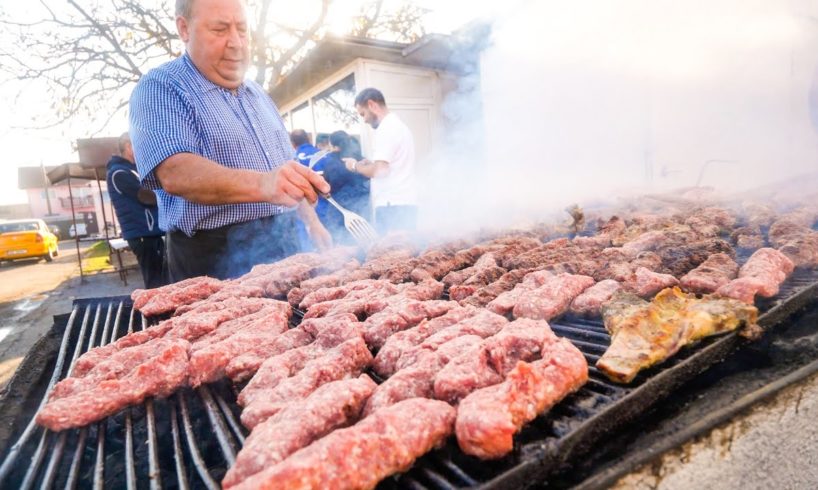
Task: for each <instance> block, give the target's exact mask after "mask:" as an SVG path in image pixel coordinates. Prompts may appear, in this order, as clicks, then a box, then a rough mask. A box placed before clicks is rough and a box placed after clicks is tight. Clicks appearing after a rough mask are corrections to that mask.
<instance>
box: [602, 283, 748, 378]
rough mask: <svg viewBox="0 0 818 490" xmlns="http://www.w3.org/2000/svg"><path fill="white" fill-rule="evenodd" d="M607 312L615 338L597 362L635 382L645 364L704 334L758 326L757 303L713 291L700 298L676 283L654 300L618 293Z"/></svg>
mask: <svg viewBox="0 0 818 490" xmlns="http://www.w3.org/2000/svg"><path fill="white" fill-rule="evenodd" d="M602 317H603V320H604V322H605V328H607V329H608V331H609V332H610V333H611V335H612V336H613V339H612V340H611V346H610V347H609V348H608V350H607V351H606V352H605V354H604V355H603V356H602V358H601V359H600V360H599V361H598V362H597V364H596V365H597V367H598V368H599V369H600V370H602V372H604V373H605V374H606V375H607V376H608V377H609V378H611V380H613V381H616V382H619V383H629V382H631V381H633V378H634V377H636V374H637V373H638V372H639V371H641V370H642V369H646V368H648V367H650V366H653V365H654V364H658V363H660V362H663V361H665V360H666V359H668V358H669V357H671V356H672V355H674V354H675V353H676V352H678V351H679V349H681V348H682V346H684V345H688V344H691V343H693V342H695V341H697V340H700V339H702V338H704V337H709V336H711V335H718V334H720V333H724V332H730V331H733V330H736V329H737V328H739V327H742V326H743V327H744V328H745V330H747V331H751V332H754V333H755V332H757V331H758V327H757V326H756V325H755V323H756V320H757V318H758V310H757V309H756V308H755V307H754V306H750V305H747V304H745V303H742V302H741V301H737V300H734V299H725V298H714V297H710V296H705V297H704V298H702V299H697V298H696V296H695V295H693V294H685V293H683V292H682V291H681V290H680V289H679V288H676V287H674V288H668V289H665V290H663V291H661V292H660V293H659V294H657V295H656V297H655V298H654V300H653V301H652V302H650V303H648V302H646V301H644V300H642V299H641V298H639V297H637V296H634V295H633V294H628V293H617V294H616V295H614V297H613V298H612V299H611V301H610V302H609V303H608V304H606V305H605V306H603V308H602Z"/></svg>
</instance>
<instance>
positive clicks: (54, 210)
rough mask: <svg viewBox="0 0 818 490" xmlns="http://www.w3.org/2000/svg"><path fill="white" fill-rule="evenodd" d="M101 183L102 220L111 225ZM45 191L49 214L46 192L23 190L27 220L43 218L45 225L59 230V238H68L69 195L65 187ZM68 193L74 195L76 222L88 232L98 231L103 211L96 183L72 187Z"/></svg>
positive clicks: (70, 218)
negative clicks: (26, 201) (80, 223)
mask: <svg viewBox="0 0 818 490" xmlns="http://www.w3.org/2000/svg"><path fill="white" fill-rule="evenodd" d="M101 184H102V189H103V198H104V200H105V213H106V216H105V217H106V219H107V220H108V222H112V221H113V220H114V219H115V218H114V217H112V214H113V213H112V211H111V207H110V206H111V205H110V199H109V197H108V192H107V190H106V189H105V183H104V182H103V183H101ZM48 192H49V199H50V201H51V213H49V203H48V201H47V200H46V189H44V188H32V189H27V190H26V194H27V196H28V206H29V211H30V217H32V218H42V219H44V220H45V221H46V222H48V223H53V224H56V225H57V226H58V227H59V228H60V231H61V236H63V237H68V227H69V226H70V223H71V220H72V215H71V195H70V194H69V191H68V186H67V185H57V186H52V187H50V188H49V189H48ZM71 194H73V197H74V211H75V213H76V219H77V222H84V223H86V224H87V225H88V231H89V232H90V233H96V232H101V230H102V226H103V212H102V205H101V203H100V199H99V190H98V189H97V187H96V184H95V183H93V182H91V183H83V184H81V185H73V186H72V187H71Z"/></svg>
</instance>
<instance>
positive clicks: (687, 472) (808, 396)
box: [612, 375, 818, 490]
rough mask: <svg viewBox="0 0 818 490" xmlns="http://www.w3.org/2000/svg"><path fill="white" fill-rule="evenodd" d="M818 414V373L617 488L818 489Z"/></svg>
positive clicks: (630, 476) (645, 467)
mask: <svg viewBox="0 0 818 490" xmlns="http://www.w3.org/2000/svg"><path fill="white" fill-rule="evenodd" d="M816 416H818V375H813V376H812V377H811V378H809V379H807V380H805V381H803V382H801V383H798V384H795V385H793V386H790V387H788V388H786V389H784V390H783V391H781V392H780V393H779V394H778V395H776V396H775V397H774V398H772V399H771V400H768V401H767V402H764V403H759V404H758V405H756V406H753V407H752V408H750V409H749V410H748V411H747V412H746V413H745V414H744V415H741V416H737V417H736V418H734V419H733V420H731V421H730V422H728V423H726V424H723V425H722V426H720V427H717V428H715V429H713V430H712V431H711V432H710V433H709V434H708V435H706V436H703V437H700V438H698V439H696V440H694V441H691V442H689V443H687V444H685V445H684V446H682V447H680V448H678V449H676V450H673V451H670V452H668V453H666V454H664V455H662V456H660V457H659V458H657V460H656V461H654V462H653V463H651V464H649V465H646V466H644V467H643V468H640V469H638V470H636V471H634V472H633V473H632V474H630V475H628V476H626V477H624V478H622V479H621V480H620V481H619V482H618V483H617V484H616V485H614V486H613V487H612V488H614V489H616V490H657V489H659V490H688V489H692V488H718V489H731V490H732V489H735V490H756V489H758V490H762V489H768V488H785V489H804V490H806V489H815V488H818V450H816V447H818V424H816V423H815V419H816ZM773 482H774V483H773Z"/></svg>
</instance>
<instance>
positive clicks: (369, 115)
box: [355, 100, 381, 129]
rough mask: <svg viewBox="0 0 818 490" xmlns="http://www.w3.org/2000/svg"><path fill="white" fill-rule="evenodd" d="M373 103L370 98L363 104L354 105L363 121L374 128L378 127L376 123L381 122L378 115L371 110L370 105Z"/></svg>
mask: <svg viewBox="0 0 818 490" xmlns="http://www.w3.org/2000/svg"><path fill="white" fill-rule="evenodd" d="M373 105H375V103H374V102H372V101H371V100H368V101H366V103H365V104H364V105H356V106H355V109H357V110H358V115H359V116H361V118H363V120H364V122H365V123H367V124H369V125H370V126H372V127H373V128H375V129H378V125H379V124H380V123H381V121H380V119H379V118H378V116H377V115H376V114H375V112H374V111H373V110H372V108H373V107H372V106H373Z"/></svg>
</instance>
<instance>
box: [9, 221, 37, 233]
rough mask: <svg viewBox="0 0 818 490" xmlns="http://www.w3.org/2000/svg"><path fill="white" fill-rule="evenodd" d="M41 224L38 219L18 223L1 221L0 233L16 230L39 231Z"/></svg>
mask: <svg viewBox="0 0 818 490" xmlns="http://www.w3.org/2000/svg"><path fill="white" fill-rule="evenodd" d="M39 229H40V226H39V225H38V224H37V222H36V221H22V222H18V223H0V233H12V232H15V231H32V230H33V231H37V230H39Z"/></svg>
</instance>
